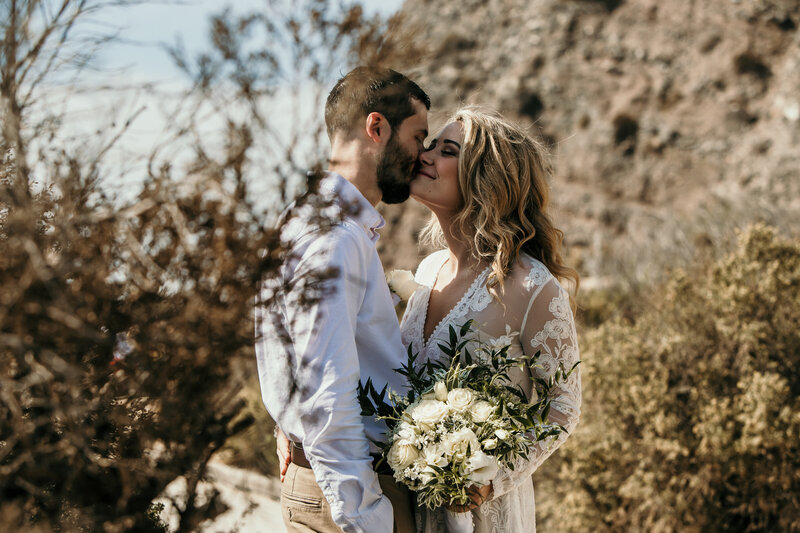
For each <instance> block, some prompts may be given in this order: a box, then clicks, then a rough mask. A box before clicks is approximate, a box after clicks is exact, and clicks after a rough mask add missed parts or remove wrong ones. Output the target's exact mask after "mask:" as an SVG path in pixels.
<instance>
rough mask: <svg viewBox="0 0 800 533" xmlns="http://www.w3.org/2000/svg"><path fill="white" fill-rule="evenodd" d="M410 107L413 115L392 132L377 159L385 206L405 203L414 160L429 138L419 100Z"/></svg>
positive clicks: (415, 161) (414, 101)
mask: <svg viewBox="0 0 800 533" xmlns="http://www.w3.org/2000/svg"><path fill="white" fill-rule="evenodd" d="M411 103H412V105H413V106H414V111H415V112H414V114H413V115H411V116H410V117H408V118H406V119H405V120H404V121H403V122H402V123H401V124H400V126H398V127H397V128H396V129H395V130H393V131H392V136H391V137H390V138H389V141H388V142H387V143H386V148H384V150H383V152H382V153H381V154H380V156H379V157H378V168H377V174H378V187H379V188H380V190H381V193H382V194H383V198H382V200H383V201H384V202H385V203H387V204H399V203H401V202H404V201H406V200H407V199H408V195H409V192H410V186H409V184H410V183H411V180H412V179H413V178H414V175H415V174H416V172H415V170H416V166H417V158H418V157H419V153H420V151H421V150H422V147H423V144H424V142H425V137H427V136H428V110H427V109H425V105H424V104H423V103H422V102H420V101H419V100H416V99H412V100H411Z"/></svg>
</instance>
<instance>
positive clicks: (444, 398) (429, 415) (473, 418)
mask: <svg viewBox="0 0 800 533" xmlns="http://www.w3.org/2000/svg"><path fill="white" fill-rule="evenodd" d="M470 329H471V321H469V322H467V323H466V324H464V325H463V326H461V328H460V329H459V330H458V331H457V330H456V329H455V328H453V327H452V326H451V327H450V342H449V343H448V344H440V345H439V348H440V349H441V350H442V352H443V353H444V354H445V355H446V356H447V359H446V360H447V362H446V363H443V362H430V361H429V362H427V363H425V364H423V365H420V367H419V368H417V367H416V364H415V363H416V357H417V356H416V355H415V354H414V353H413V352H412V349H411V347H409V349H408V363H407V364H406V365H404V366H403V367H402V368H400V369H397V370H396V371H397V372H399V373H401V374H403V375H404V376H406V377H407V378H408V383H409V390H408V392H407V393H406V394H405V395H404V396H401V395H398V394H396V393H394V392H393V391H388V397H387V390H386V388H384V389H383V390H382V391H380V392H378V391H377V390H376V389H375V387H374V386H373V385H372V382H371V380H367V382H366V384H363V385H362V384H359V400H360V402H361V408H362V414H363V415H364V416H377V417H378V418H380V419H383V420H385V421H386V423H387V426H388V428H389V433H388V439H387V442H386V443H385V444H381V445H382V446H383V452H384V457H385V459H386V461H387V462H388V463H389V466H390V467H391V468H392V470H393V471H394V477H395V479H396V480H397V481H398V482H400V483H403V484H405V485H407V486H408V487H409V488H410V489H412V490H414V491H415V492H416V493H417V501H418V502H419V503H420V504H421V505H425V506H427V507H429V508H435V507H440V506H442V505H462V506H463V505H465V504H467V503H469V502H470V498H469V496H468V494H467V491H468V489H469V488H470V487H473V486H475V487H481V486H484V485H487V484H489V483H490V482H491V481H492V479H494V477H495V476H496V474H497V471H498V469H499V468H503V467H505V468H510V469H513V468H514V460H515V459H517V458H519V457H523V458H527V457H528V453H529V450H530V447H531V446H532V445H533V444H534V443H535V442H537V441H540V440H543V439H546V438H549V437H553V436H556V435H558V434H560V433H561V432H562V431H563V428H562V427H561V426H558V425H555V424H550V423H548V421H547V415H548V412H549V409H550V401H551V399H550V394H551V390H552V389H553V388H554V387H555V386H556V385H557V384H558V383H559V382H560V381H561V380H563V379H566V377H567V376H568V375H569V373H571V372H572V370H573V369H570V370H569V371H565V370H564V369H563V368H559V369H558V370H557V371H556V372H555V374H554V375H553V376H552V377H551V378H550V379H547V380H545V379H542V378H539V377H537V376H534V375H531V379H532V382H533V383H534V389H535V393H536V397H534V398H527V397H526V395H525V393H524V392H523V391H522V389H521V388H519V387H513V386H512V385H511V382H510V380H509V376H508V370H509V369H510V368H512V367H515V366H519V367H521V368H524V367H525V366H526V364H527V367H528V369H529V371H531V372H532V370H533V368H534V367H535V366H536V358H537V357H538V355H539V354H538V353H537V354H536V355H535V356H534V357H532V358H526V357H521V358H517V359H509V358H508V357H507V352H508V349H509V347H510V346H508V345H502V346H498V344H499V343H497V342H494V343H491V342H489V343H481V342H478V341H476V340H474V339H469V338H467V334H468V333H469V331H470ZM470 348H472V351H470ZM573 368H574V367H573ZM387 400H388V401H387ZM466 530H467V531H471V519H470V521H469V528H466Z"/></svg>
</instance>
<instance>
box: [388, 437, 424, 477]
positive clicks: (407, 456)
mask: <svg viewBox="0 0 800 533" xmlns="http://www.w3.org/2000/svg"><path fill="white" fill-rule="evenodd" d="M418 457H419V450H417V447H416V446H414V445H413V444H411V443H410V442H407V441H404V440H398V441H395V443H394V444H393V445H392V447H391V449H390V450H389V453H388V454H387V456H386V461H387V462H388V463H389V466H390V467H392V470H394V471H395V472H397V471H399V470H403V469H404V468H406V467H408V466H411V464H412V463H414V461H416V460H417V458H418Z"/></svg>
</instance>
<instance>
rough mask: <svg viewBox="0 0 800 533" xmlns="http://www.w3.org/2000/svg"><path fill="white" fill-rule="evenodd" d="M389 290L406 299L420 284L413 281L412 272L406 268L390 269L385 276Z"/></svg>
mask: <svg viewBox="0 0 800 533" xmlns="http://www.w3.org/2000/svg"><path fill="white" fill-rule="evenodd" d="M386 282H387V283H388V284H389V290H390V291H392V292H393V293H395V294H396V295H397V296H399V297H400V299H401V300H406V301H407V300H408V299H409V298H411V295H412V294H414V291H415V290H417V289H418V288H419V287H420V286H421V285H420V284H419V283H417V282H416V281H414V274H412V273H411V272H409V271H408V270H392V271H391V272H389V274H388V275H387V276H386Z"/></svg>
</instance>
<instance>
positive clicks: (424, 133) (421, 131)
mask: <svg viewBox="0 0 800 533" xmlns="http://www.w3.org/2000/svg"><path fill="white" fill-rule="evenodd" d="M417 133H421V134H422V135H424V136H425V137H427V136H428V130H419V131H418V132H417Z"/></svg>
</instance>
